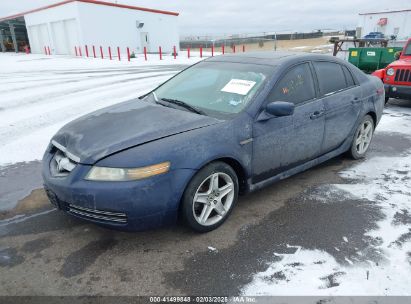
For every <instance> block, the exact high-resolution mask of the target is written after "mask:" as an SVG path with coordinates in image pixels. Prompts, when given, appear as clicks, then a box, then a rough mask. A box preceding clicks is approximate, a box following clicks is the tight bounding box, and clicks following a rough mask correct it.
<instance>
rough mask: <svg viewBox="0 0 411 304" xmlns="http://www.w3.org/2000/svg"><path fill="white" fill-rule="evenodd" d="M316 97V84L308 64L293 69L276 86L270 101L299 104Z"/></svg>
mask: <svg viewBox="0 0 411 304" xmlns="http://www.w3.org/2000/svg"><path fill="white" fill-rule="evenodd" d="M314 97H315V90H314V82H313V78H312V75H311V70H310V66H309V64H308V63H303V64H300V65H297V66H295V67H293V68H291V70H290V71H288V72H287V73H286V74H285V75H284V76H283V78H282V79H281V80H280V81H279V82H278V83H277V84H276V85H275V87H274V90H273V91H272V92H271V94H270V97H269V100H270V101H287V102H292V103H294V104H298V103H301V102H304V101H307V100H310V99H313V98H314Z"/></svg>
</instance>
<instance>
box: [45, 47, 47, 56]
mask: <svg viewBox="0 0 411 304" xmlns="http://www.w3.org/2000/svg"><path fill="white" fill-rule="evenodd" d="M44 54H46V55H47V47H44Z"/></svg>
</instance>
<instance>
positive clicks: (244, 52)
mask: <svg viewBox="0 0 411 304" xmlns="http://www.w3.org/2000/svg"><path fill="white" fill-rule="evenodd" d="M243 53H245V45H244V44H243Z"/></svg>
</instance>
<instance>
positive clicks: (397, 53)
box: [394, 51, 402, 60]
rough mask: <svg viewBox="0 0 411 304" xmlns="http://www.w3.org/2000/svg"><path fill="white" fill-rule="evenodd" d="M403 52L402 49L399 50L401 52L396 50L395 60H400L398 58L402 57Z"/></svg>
mask: <svg viewBox="0 0 411 304" xmlns="http://www.w3.org/2000/svg"><path fill="white" fill-rule="evenodd" d="M401 54H402V52H401V51H399V52H396V53H395V54H394V59H395V60H398V59H400V57H401Z"/></svg>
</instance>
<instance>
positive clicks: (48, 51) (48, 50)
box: [47, 46, 51, 56]
mask: <svg viewBox="0 0 411 304" xmlns="http://www.w3.org/2000/svg"><path fill="white" fill-rule="evenodd" d="M47 53H48V55H49V56H50V55H51V52H50V47H49V46H48V47H47Z"/></svg>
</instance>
